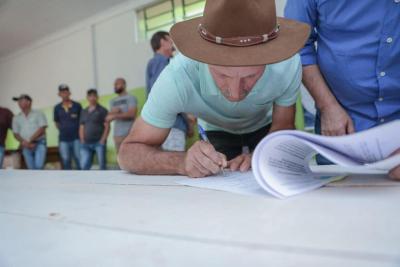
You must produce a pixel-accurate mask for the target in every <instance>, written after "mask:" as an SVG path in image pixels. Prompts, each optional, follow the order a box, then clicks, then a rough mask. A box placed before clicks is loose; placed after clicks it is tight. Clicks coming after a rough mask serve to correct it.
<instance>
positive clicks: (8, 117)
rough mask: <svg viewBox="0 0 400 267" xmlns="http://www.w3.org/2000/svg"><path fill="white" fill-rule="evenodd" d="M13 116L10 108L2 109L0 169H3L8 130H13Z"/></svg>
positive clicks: (0, 116)
mask: <svg viewBox="0 0 400 267" xmlns="http://www.w3.org/2000/svg"><path fill="white" fill-rule="evenodd" d="M12 119H13V114H12V112H11V111H10V110H9V109H8V108H3V107H0V169H1V168H2V167H3V159H4V153H5V143H6V137H7V132H8V129H11V125H12Z"/></svg>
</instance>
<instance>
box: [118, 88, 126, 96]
mask: <svg viewBox="0 0 400 267" xmlns="http://www.w3.org/2000/svg"><path fill="white" fill-rule="evenodd" d="M126 94H127V92H126V89H125V90H124V91H122V92H121V93H119V94H118V96H124V95H126Z"/></svg>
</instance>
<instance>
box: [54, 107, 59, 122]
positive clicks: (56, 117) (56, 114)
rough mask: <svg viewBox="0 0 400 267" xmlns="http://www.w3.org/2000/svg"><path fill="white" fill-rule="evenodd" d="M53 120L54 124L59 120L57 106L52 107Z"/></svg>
mask: <svg viewBox="0 0 400 267" xmlns="http://www.w3.org/2000/svg"><path fill="white" fill-rule="evenodd" d="M53 118H54V121H55V122H59V121H60V118H59V117H58V108H57V106H55V107H54V112H53Z"/></svg>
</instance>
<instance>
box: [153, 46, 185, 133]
mask: <svg viewBox="0 0 400 267" xmlns="http://www.w3.org/2000/svg"><path fill="white" fill-rule="evenodd" d="M168 64H169V58H167V57H166V56H164V55H161V54H159V53H155V54H154V57H153V58H152V59H150V61H149V63H148V64H147V68H146V92H147V97H148V96H149V94H150V91H151V88H152V87H153V84H154V83H155V82H156V80H157V79H158V76H160V74H161V72H162V71H163V70H164V68H165V67H166V66H167V65H168ZM185 116H186V115H185V114H178V115H177V116H176V121H175V124H174V126H173V127H172V128H176V129H179V130H181V131H183V132H185V133H187V131H188V127H189V125H188V123H187V119H186V118H185Z"/></svg>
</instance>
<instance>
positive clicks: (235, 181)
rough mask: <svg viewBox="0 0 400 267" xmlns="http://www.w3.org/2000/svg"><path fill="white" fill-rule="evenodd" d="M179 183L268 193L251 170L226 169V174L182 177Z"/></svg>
mask: <svg viewBox="0 0 400 267" xmlns="http://www.w3.org/2000/svg"><path fill="white" fill-rule="evenodd" d="M177 183H178V184H181V185H187V186H193V187H200V188H207V189H214V190H221V191H227V192H232V193H238V194H243V195H263V196H265V195H268V193H267V192H265V191H264V190H263V189H262V188H261V187H260V185H259V184H258V183H257V181H256V180H255V179H254V175H253V173H252V172H251V171H248V172H244V173H241V172H231V171H225V176H224V175H222V174H221V175H216V176H211V177H207V178H196V179H187V178H186V179H182V180H179V181H177Z"/></svg>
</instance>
